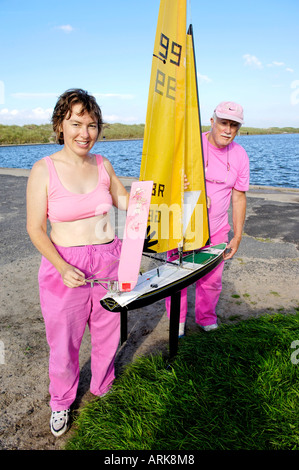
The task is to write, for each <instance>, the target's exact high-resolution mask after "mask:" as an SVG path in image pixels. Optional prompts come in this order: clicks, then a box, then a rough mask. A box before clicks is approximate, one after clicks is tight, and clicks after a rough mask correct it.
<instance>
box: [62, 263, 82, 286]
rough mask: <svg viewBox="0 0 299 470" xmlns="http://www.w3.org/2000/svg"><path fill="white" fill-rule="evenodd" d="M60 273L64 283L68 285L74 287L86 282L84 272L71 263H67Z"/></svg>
mask: <svg viewBox="0 0 299 470" xmlns="http://www.w3.org/2000/svg"><path fill="white" fill-rule="evenodd" d="M60 274H61V278H62V280H63V283H64V285H65V286H67V287H71V288H74V287H79V286H84V284H85V275H84V273H82V271H80V269H78V268H75V267H74V266H71V265H70V264H67V263H66V264H65V267H64V268H63V269H62V270H61V271H60Z"/></svg>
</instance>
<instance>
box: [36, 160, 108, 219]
mask: <svg viewBox="0 0 299 470" xmlns="http://www.w3.org/2000/svg"><path fill="white" fill-rule="evenodd" d="M44 159H45V161H46V163H47V166H48V169H49V177H50V178H49V190H48V212H47V216H48V219H49V220H50V221H51V222H71V221H73V220H80V219H86V218H88V217H95V216H97V215H101V214H105V213H106V212H108V211H109V210H110V209H111V207H112V197H111V194H110V192H109V188H110V177H109V175H108V173H107V170H106V168H105V166H104V163H103V157H102V156H101V155H96V159H97V165H98V173H99V179H98V184H97V187H96V188H95V189H94V190H93V191H91V192H89V193H87V194H77V193H72V192H71V191H68V190H67V189H66V188H65V187H64V186H63V185H62V183H61V182H60V179H59V177H58V174H57V172H56V169H55V166H54V163H53V160H52V159H51V158H50V157H44Z"/></svg>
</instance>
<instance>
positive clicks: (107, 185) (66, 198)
mask: <svg viewBox="0 0 299 470" xmlns="http://www.w3.org/2000/svg"><path fill="white" fill-rule="evenodd" d="M52 123H53V129H54V131H55V133H56V136H57V140H58V142H59V143H60V144H61V145H63V147H62V149H61V150H59V151H58V152H56V153H54V154H53V155H51V156H50V157H49V156H48V157H45V158H42V159H41V160H39V161H38V162H36V163H35V164H34V166H33V168H32V171H31V173H30V177H29V180H28V186H27V231H28V233H29V236H30V238H31V240H32V242H33V244H34V245H35V247H36V248H37V249H38V250H39V252H40V253H41V254H42V261H41V266H40V270H39V289H40V301H41V309H42V313H43V317H44V320H45V326H46V335H47V341H48V344H49V347H50V360H49V377H50V388H49V391H50V395H51V400H50V406H51V409H52V414H51V420H50V427H51V431H52V433H53V434H54V435H55V436H60V435H61V434H63V433H64V432H65V431H66V430H67V429H68V426H69V411H70V406H71V404H72V403H73V401H74V400H75V398H76V392H77V387H78V381H79V348H80V344H81V340H82V337H83V333H84V330H85V327H86V324H88V326H89V329H90V333H91V345H92V350H91V371H92V379H91V384H90V390H91V392H92V393H93V394H94V395H97V396H101V395H104V394H105V393H107V392H108V391H109V389H110V387H111V384H112V382H113V380H114V359H115V355H116V350H117V347H118V344H119V330H120V328H119V323H120V317H119V313H111V312H108V311H106V310H105V309H103V308H102V307H101V305H100V299H101V298H102V297H103V295H104V294H105V289H104V288H103V287H102V286H101V285H98V284H95V285H94V286H92V284H91V283H88V282H86V280H87V279H88V278H89V277H91V276H93V275H94V274H97V277H101V278H110V279H117V267H118V260H119V255H120V247H121V243H120V241H119V240H118V238H117V237H115V236H114V231H113V229H112V226H111V224H110V220H109V216H108V211H109V209H111V207H112V205H114V206H116V207H117V208H119V209H122V210H126V209H127V205H128V199H129V195H128V193H127V191H126V190H125V188H124V186H123V185H122V183H121V182H120V181H119V179H118V178H117V176H116V175H115V172H114V170H113V167H112V165H111V164H110V162H109V161H108V160H107V159H106V158H104V157H102V156H100V155H94V154H92V153H90V151H91V149H92V147H93V145H94V144H95V143H96V141H97V139H98V137H99V134H100V133H101V130H102V126H103V121H102V115H101V110H100V108H99V106H98V104H97V103H96V101H95V99H94V97H92V96H90V95H89V94H88V93H87V92H85V91H83V90H80V89H73V90H68V91H66V92H65V93H63V94H62V95H61V96H60V98H59V100H58V102H57V104H56V106H55V109H54V112H53V116H52ZM47 218H48V219H49V221H50V223H51V230H50V233H49V235H48V234H47Z"/></svg>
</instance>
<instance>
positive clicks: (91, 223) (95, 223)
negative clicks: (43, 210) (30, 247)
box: [50, 214, 115, 247]
mask: <svg viewBox="0 0 299 470" xmlns="http://www.w3.org/2000/svg"><path fill="white" fill-rule="evenodd" d="M114 236H115V234H114V229H113V228H112V226H111V222H110V217H109V215H108V214H103V215H98V216H96V217H89V218H87V219H81V220H75V221H73V222H52V224H51V233H50V238H51V240H52V242H53V243H55V245H58V246H65V247H68V246H82V245H101V244H103V243H108V242H110V241H112V240H113V239H114Z"/></svg>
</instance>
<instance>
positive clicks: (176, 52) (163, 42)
mask: <svg viewBox="0 0 299 470" xmlns="http://www.w3.org/2000/svg"><path fill="white" fill-rule="evenodd" d="M169 42H170V41H169V38H168V37H167V36H165V34H163V33H161V38H160V46H161V48H162V52H161V51H160V52H159V56H160V57H162V59H163V60H165V61H166V60H167V58H168V53H169ZM181 53H182V46H181V45H180V44H178V43H177V42H174V41H172V43H171V51H170V54H171V58H170V63H171V64H174V65H177V66H178V67H179V66H180V63H181Z"/></svg>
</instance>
